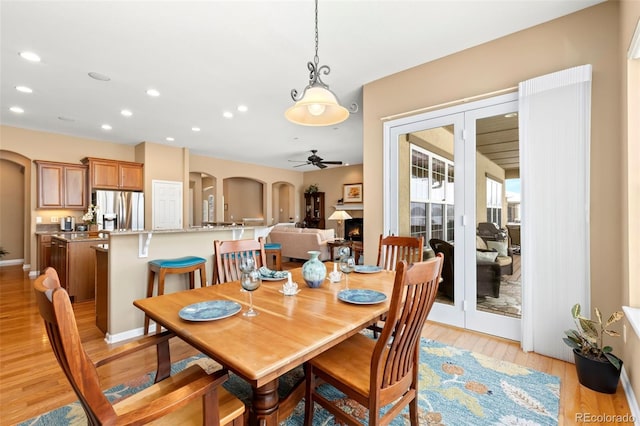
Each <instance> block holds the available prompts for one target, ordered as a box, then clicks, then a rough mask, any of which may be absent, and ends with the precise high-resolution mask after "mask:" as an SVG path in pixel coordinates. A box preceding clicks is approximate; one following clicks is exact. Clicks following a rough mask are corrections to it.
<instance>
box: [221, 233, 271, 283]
mask: <svg viewBox="0 0 640 426" xmlns="http://www.w3.org/2000/svg"><path fill="white" fill-rule="evenodd" d="M213 246H214V250H215V258H216V264H215V265H214V266H215V268H214V283H215V284H222V283H226V282H230V281H238V280H239V279H240V276H241V275H242V271H240V260H241V259H243V258H247V257H252V258H253V260H254V263H255V265H256V269H258V268H260V267H261V266H266V265H267V255H266V253H265V251H264V238H262V237H260V238H258V241H256V240H231V241H219V240H216V241H214V242H213Z"/></svg>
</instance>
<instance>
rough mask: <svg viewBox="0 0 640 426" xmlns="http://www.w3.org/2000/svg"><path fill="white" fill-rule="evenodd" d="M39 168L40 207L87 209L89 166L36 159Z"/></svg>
mask: <svg viewBox="0 0 640 426" xmlns="http://www.w3.org/2000/svg"><path fill="white" fill-rule="evenodd" d="M34 162H35V163H36V166H37V169H38V208H39V209H69V210H86V208H87V199H88V197H87V167H86V166H82V165H80V164H67V163H54V162H51V161H39V160H36V161H34Z"/></svg>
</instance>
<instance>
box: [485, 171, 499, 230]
mask: <svg viewBox="0 0 640 426" xmlns="http://www.w3.org/2000/svg"><path fill="white" fill-rule="evenodd" d="M487 222H493V223H495V224H496V225H498V227H501V226H502V183H501V182H498V181H497V180H494V179H491V178H490V177H487Z"/></svg>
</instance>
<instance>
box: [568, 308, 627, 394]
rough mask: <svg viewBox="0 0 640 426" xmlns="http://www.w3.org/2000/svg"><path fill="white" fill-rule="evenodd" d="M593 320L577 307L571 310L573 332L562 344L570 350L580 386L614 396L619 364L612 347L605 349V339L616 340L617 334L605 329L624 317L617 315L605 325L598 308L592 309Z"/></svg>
mask: <svg viewBox="0 0 640 426" xmlns="http://www.w3.org/2000/svg"><path fill="white" fill-rule="evenodd" d="M594 311H595V314H596V320H595V321H594V320H591V319H588V318H585V317H583V316H582V315H580V304H575V305H574V306H573V308H571V316H572V317H573V320H574V322H575V324H576V327H577V329H576V330H567V331H565V334H566V336H567V337H564V338H563V339H562V340H563V341H564V342H565V343H566V344H567V345H569V346H570V347H571V348H573V356H574V360H575V363H576V371H577V373H578V380H579V381H580V383H581V384H582V385H584V386H586V387H588V388H589V389H592V390H595V391H597V392H602V393H615V392H616V389H617V387H618V381H619V380H620V372H621V370H622V360H621V359H620V358H618V357H617V356H615V355H614V354H612V353H611V352H612V351H613V349H612V348H611V346H604V343H603V338H604V335H605V334H606V335H608V336H613V337H619V336H620V334H619V333H618V332H616V331H614V330H611V329H609V328H608V327H609V326H610V325H611V324H613V323H615V322H617V321H619V320H620V319H622V317H623V316H624V314H623V313H622V311H617V312H614V313H613V314H611V316H610V317H609V318H608V319H607V321H606V322H603V321H602V314H601V313H600V310H599V309H598V308H595V309H594Z"/></svg>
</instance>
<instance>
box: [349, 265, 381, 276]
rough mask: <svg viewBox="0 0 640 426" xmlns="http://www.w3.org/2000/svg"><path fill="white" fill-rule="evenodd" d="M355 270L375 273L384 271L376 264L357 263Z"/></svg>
mask: <svg viewBox="0 0 640 426" xmlns="http://www.w3.org/2000/svg"><path fill="white" fill-rule="evenodd" d="M355 271H356V272H358V273H360V274H374V273H376V272H380V271H382V268H381V267H379V266H376V265H356V269H355Z"/></svg>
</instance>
